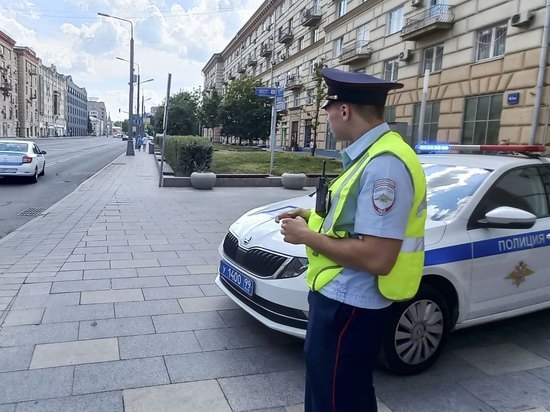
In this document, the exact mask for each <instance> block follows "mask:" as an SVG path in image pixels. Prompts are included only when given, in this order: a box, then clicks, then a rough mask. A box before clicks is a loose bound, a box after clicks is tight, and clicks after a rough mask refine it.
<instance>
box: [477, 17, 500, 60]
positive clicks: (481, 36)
mask: <svg viewBox="0 0 550 412" xmlns="http://www.w3.org/2000/svg"><path fill="white" fill-rule="evenodd" d="M506 26H507V23H500V24H498V25H496V26H492V27H488V28H486V29H483V30H480V31H479V32H478V33H477V54H476V60H478V61H479V60H485V59H490V58H493V57H498V56H502V55H504V45H505V44H506Z"/></svg>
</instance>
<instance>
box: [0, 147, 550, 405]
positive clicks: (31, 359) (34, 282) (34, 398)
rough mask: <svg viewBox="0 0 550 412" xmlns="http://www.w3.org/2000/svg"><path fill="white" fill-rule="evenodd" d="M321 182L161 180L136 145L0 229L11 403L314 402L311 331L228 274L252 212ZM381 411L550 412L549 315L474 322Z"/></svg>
mask: <svg viewBox="0 0 550 412" xmlns="http://www.w3.org/2000/svg"><path fill="white" fill-rule="evenodd" d="M305 193H307V191H305V190H304V191H301V192H296V191H290V190H285V189H283V188H223V187H218V188H215V189H214V190H213V191H198V190H194V189H192V188H159V187H158V173H157V169H156V165H155V160H154V157H153V156H152V155H149V154H146V153H144V152H136V155H135V156H122V157H120V158H118V159H117V160H115V161H114V162H113V163H111V164H110V165H108V166H107V167H106V168H105V169H103V170H102V171H101V172H99V173H98V174H97V175H95V176H94V177H92V178H91V179H89V180H88V181H86V182H85V183H83V184H82V185H81V186H80V187H79V188H78V189H77V190H75V191H74V192H73V193H72V194H71V195H69V196H67V197H66V198H65V199H63V200H62V201H60V202H59V203H57V204H56V205H55V206H53V207H52V208H50V209H49V210H47V211H46V212H44V213H43V214H42V215H40V216H39V217H37V218H36V219H34V220H33V221H31V222H29V223H28V224H26V225H24V226H22V227H21V228H19V229H18V230H16V231H15V232H13V233H11V234H10V235H8V236H6V237H5V238H4V239H1V240H0V412H14V411H16V412H20V411H52V412H54V411H55V412H58V411H78V412H81V411H94V412H95V411H109V412H113V411H115V412H116V411H127V412H134V411H147V412H149V411H162V412H164V411H168V412H171V411H184V412H187V411H189V412H202V411H204V412H218V411H220V412H222V411H228V412H231V411H235V412H236V411H263V412H299V411H302V410H303V405H302V401H303V390H304V364H303V356H302V348H303V342H302V341H301V340H298V339H294V338H291V337H288V336H285V335H282V334H279V333H276V332H273V331H270V330H268V329H267V328H265V327H263V326H262V325H260V324H259V323H258V322H256V321H255V320H253V319H252V318H251V317H250V316H248V315H246V314H245V313H244V312H243V311H242V310H241V309H239V308H237V307H236V306H235V304H234V303H233V302H232V301H231V300H230V299H228V298H227V297H226V296H225V295H223V294H222V293H221V292H220V290H219V289H218V288H217V286H216V285H215V284H214V278H215V276H216V272H217V264H218V253H217V247H218V244H219V242H220V241H221V240H222V238H223V236H224V235H225V234H226V232H227V228H228V227H229V225H230V224H231V223H232V222H233V221H234V220H235V219H236V218H237V217H238V216H239V215H241V214H242V213H243V212H244V211H246V210H248V209H250V208H252V207H255V206H259V205H262V204H265V203H268V202H272V201H275V200H281V199H285V198H291V197H294V196H297V195H299V194H305ZM376 387H377V394H378V396H379V398H380V400H381V401H382V402H383V403H382V404H381V408H380V411H381V412H389V411H391V412H400V411H403V412H408V411H415V412H416V411H421V412H441V411H451V412H455V411H465V412H469V411H484V412H485V411H491V412H495V411H496V412H501V411H504V412H514V411H530V412H545V411H550V310H547V311H543V312H538V313H534V314H532V315H528V316H524V317H521V318H517V319H512V320H508V321H505V322H499V323H495V324H491V325H486V326H480V327H477V328H472V329H468V330H465V331H459V332H457V333H455V334H453V335H452V336H451V340H450V342H449V346H448V347H447V349H446V350H445V351H444V353H443V355H442V357H441V359H440V360H439V361H438V362H437V364H436V365H435V366H434V367H433V368H432V369H430V370H429V371H427V372H425V373H423V374H421V375H418V376H413V377H407V378H404V377H397V376H392V375H388V374H386V373H384V372H382V371H377V372H376Z"/></svg>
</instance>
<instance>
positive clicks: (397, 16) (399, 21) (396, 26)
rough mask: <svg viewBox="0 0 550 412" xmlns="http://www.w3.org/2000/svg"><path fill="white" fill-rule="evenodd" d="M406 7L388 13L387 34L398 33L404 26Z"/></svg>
mask: <svg viewBox="0 0 550 412" xmlns="http://www.w3.org/2000/svg"><path fill="white" fill-rule="evenodd" d="M404 10H405V9H404V7H403V6H401V7H399V8H398V9H395V10H392V11H390V12H389V13H388V22H387V27H388V29H387V35H388V36H389V35H390V34H394V33H397V32H399V31H401V29H402V28H403V16H404Z"/></svg>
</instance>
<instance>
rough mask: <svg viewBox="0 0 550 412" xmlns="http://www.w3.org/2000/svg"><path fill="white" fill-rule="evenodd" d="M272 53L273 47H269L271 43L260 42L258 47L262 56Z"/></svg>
mask: <svg viewBox="0 0 550 412" xmlns="http://www.w3.org/2000/svg"><path fill="white" fill-rule="evenodd" d="M271 54H273V48H272V47H271V44H262V46H261V47H260V56H262V57H269V56H271Z"/></svg>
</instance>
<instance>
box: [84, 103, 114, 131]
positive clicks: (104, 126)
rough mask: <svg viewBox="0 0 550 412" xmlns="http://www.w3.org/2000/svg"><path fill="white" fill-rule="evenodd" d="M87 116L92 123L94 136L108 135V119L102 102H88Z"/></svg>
mask: <svg viewBox="0 0 550 412" xmlns="http://www.w3.org/2000/svg"><path fill="white" fill-rule="evenodd" d="M88 116H89V117H90V121H91V122H92V130H93V132H92V133H93V134H94V135H95V136H104V135H107V134H108V133H110V119H109V116H108V114H107V109H106V107H105V103H104V102H100V101H97V100H88Z"/></svg>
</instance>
